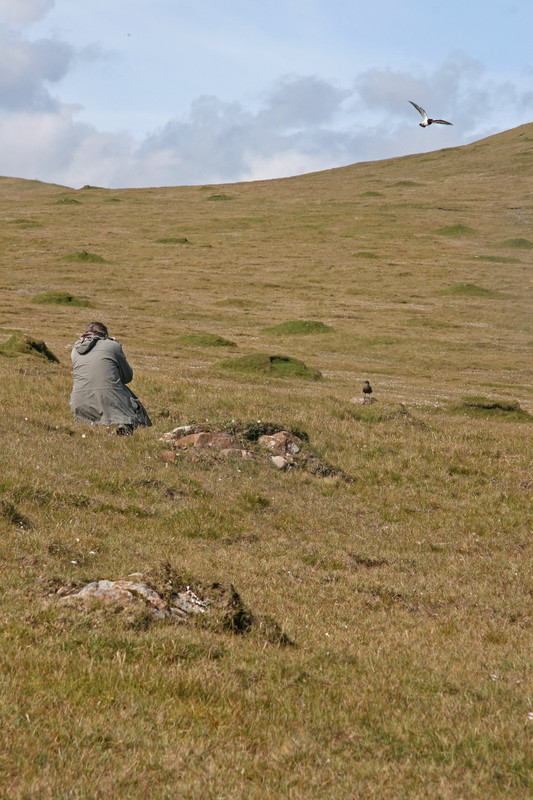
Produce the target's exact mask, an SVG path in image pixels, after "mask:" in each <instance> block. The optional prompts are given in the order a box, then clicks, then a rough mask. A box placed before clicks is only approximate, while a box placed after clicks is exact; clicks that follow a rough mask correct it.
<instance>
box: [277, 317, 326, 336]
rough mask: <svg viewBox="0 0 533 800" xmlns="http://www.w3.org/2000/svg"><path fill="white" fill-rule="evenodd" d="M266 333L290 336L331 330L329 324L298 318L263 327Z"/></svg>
mask: <svg viewBox="0 0 533 800" xmlns="http://www.w3.org/2000/svg"><path fill="white" fill-rule="evenodd" d="M264 330H265V332H266V333H278V334H280V335H281V336H292V335H299V334H307V333H329V332H330V331H332V330H333V328H331V327H330V326H329V325H325V324H324V323H323V322H317V321H316V320H309V319H298V320H292V321H288V322H281V323H280V324H279V325H273V326H272V327H269V328H265V329H264Z"/></svg>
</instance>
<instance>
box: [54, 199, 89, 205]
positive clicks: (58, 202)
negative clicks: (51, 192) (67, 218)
mask: <svg viewBox="0 0 533 800" xmlns="http://www.w3.org/2000/svg"><path fill="white" fill-rule="evenodd" d="M56 205H58V206H61V205H67V206H81V205H83V203H82V202H81V200H76V199H75V198H74V197H61V198H60V199H59V200H56Z"/></svg>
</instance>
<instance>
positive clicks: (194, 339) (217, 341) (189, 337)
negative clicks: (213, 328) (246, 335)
mask: <svg viewBox="0 0 533 800" xmlns="http://www.w3.org/2000/svg"><path fill="white" fill-rule="evenodd" d="M178 341H179V342H183V344H192V345H194V346H196V347H237V345H236V344H235V342H232V341H230V340H229V339H224V337H223V336H218V335H217V334H216V333H187V334H184V335H183V336H179V337H178Z"/></svg>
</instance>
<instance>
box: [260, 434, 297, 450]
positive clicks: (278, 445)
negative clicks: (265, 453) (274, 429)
mask: <svg viewBox="0 0 533 800" xmlns="http://www.w3.org/2000/svg"><path fill="white" fill-rule="evenodd" d="M258 442H259V444H260V445H262V446H263V447H267V448H268V449H269V450H271V451H272V452H273V453H275V454H276V455H278V456H285V455H287V454H290V455H296V453H298V452H299V451H300V446H301V444H302V440H301V439H300V438H298V436H294V434H292V433H289V431H278V433H273V434H272V435H270V436H260V437H259V439H258Z"/></svg>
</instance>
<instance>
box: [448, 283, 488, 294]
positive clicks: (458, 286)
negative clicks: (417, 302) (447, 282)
mask: <svg viewBox="0 0 533 800" xmlns="http://www.w3.org/2000/svg"><path fill="white" fill-rule="evenodd" d="M440 294H444V295H459V296H464V297H500V296H501V294H500V292H494V291H491V290H490V289H484V288H483V286H477V285H476V284H475V283H454V284H453V286H449V287H448V288H447V289H443V290H442V291H441V292H440Z"/></svg>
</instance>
